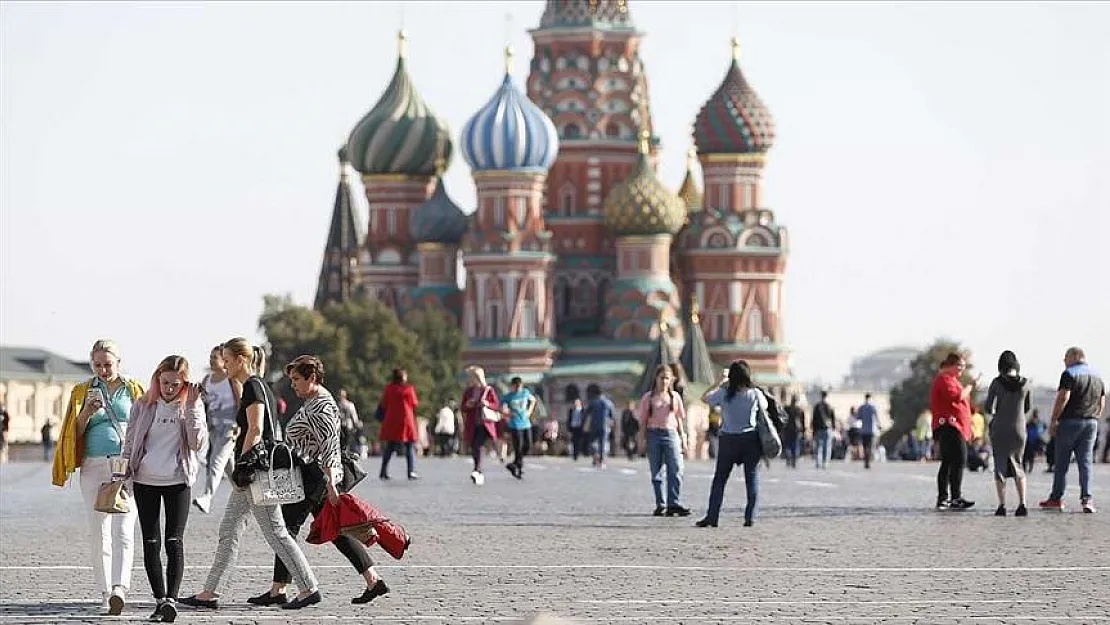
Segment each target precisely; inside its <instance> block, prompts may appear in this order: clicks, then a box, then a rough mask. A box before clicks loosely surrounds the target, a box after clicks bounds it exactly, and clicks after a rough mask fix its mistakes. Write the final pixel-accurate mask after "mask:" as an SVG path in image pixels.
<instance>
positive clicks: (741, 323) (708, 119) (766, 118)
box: [680, 39, 790, 386]
mask: <svg viewBox="0 0 1110 625" xmlns="http://www.w3.org/2000/svg"><path fill="white" fill-rule="evenodd" d="M739 47H740V44H739V42H738V41H737V40H736V39H733V41H732V48H733V54H732V62H731V63H730V64H729V67H728V70H727V71H726V73H725V77H724V80H723V81H722V82H721V85H720V86H719V87H718V88H717V90H716V92H715V93H714V94H713V95H712V96H711V97H710V98H709V100H708V101H707V102H706V103H705V105H704V106H703V107H702V109H701V112H699V113H698V116H697V120H696V123H695V126H694V143H695V145H696V146H697V151H698V156H699V159H700V161H701V166H702V171H703V174H704V178H705V182H704V184H705V190H704V192H703V196H702V202H701V203H702V209H701V210H700V211H696V212H694V213H692V214H691V217H690V220H689V225H688V226H687V227H686V228H685V230H684V231H683V233H682V237H681V239H682V240H681V241H680V245H681V249H682V251H681V253H682V259H681V266H682V268H683V282H684V290H685V291H686V292H687V293H689V294H692V295H693V296H694V297H696V298H697V301H698V302H699V304H700V306H701V315H700V316H701V321H702V322H703V328H704V330H705V335H706V339H707V341H708V343H709V350H710V352H711V354H712V355H713V357H714V360H716V361H717V362H721V363H724V362H729V361H731V360H734V359H738V358H743V359H745V360H747V361H748V362H749V363H750V364H751V366H752V372H753V374H754V375H755V376H756V378H757V381H759V382H760V383H761V384H765V385H769V386H781V385H786V384H789V382H790V380H789V370H788V367H787V355H788V351H787V349H786V347H785V343H784V335H783V328H782V281H783V278H784V274H785V271H786V259H787V253H788V239H787V232H786V228H785V227H783V226H781V225H779V224H778V223H777V222H776V221H775V214H774V213H773V212H772V211H771V210H770V209H769V208H767V207H766V206H764V204H763V191H762V177H763V166H764V163H765V162H766V157H767V152H768V151H769V150H770V148H771V146H772V144H773V142H774V138H775V130H774V122H773V120H772V118H771V113H770V111H769V110H768V109H767V107H766V106H764V104H763V102H762V101H761V100H760V99H759V96H758V95H756V92H755V90H754V89H752V87H751V86H750V85H749V84H748V81H747V79H745V77H744V74H743V72H741V70H740V63H739V58H740V55H739Z"/></svg>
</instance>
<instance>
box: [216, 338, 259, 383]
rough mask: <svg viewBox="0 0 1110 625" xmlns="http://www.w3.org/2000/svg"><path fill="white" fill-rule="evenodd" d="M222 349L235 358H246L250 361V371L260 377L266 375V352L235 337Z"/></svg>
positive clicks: (243, 339) (245, 340)
mask: <svg viewBox="0 0 1110 625" xmlns="http://www.w3.org/2000/svg"><path fill="white" fill-rule="evenodd" d="M223 348H224V349H226V350H227V351H229V352H231V353H232V354H234V355H235V356H239V357H241V358H246V359H248V360H249V361H250V366H249V368H250V371H251V373H253V374H254V375H257V376H259V377H262V376H263V375H264V374H265V373H266V352H264V351H262V348H261V347H259V346H257V345H251V343H250V341H248V340H247V339H245V338H243V337H241V336H237V337H235V338H233V339H231V340H230V341H228V342H226V343H224V345H223Z"/></svg>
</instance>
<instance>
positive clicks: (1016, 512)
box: [1014, 504, 1029, 516]
mask: <svg viewBox="0 0 1110 625" xmlns="http://www.w3.org/2000/svg"><path fill="white" fill-rule="evenodd" d="M1014 516H1029V510H1027V509H1026V508H1025V504H1021V505H1020V506H1018V507H1017V510H1014Z"/></svg>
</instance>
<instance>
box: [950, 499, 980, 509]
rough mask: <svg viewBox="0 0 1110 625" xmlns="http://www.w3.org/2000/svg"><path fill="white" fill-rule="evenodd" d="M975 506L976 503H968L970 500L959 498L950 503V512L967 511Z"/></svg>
mask: <svg viewBox="0 0 1110 625" xmlns="http://www.w3.org/2000/svg"><path fill="white" fill-rule="evenodd" d="M974 505H975V502H974V501H968V500H966V499H964V498H963V497H958V498H956V499H953V500H952V501H950V502H948V509H949V510H967V509H968V508H970V507H972V506H974Z"/></svg>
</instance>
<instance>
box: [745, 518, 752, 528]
mask: <svg viewBox="0 0 1110 625" xmlns="http://www.w3.org/2000/svg"><path fill="white" fill-rule="evenodd" d="M752 525H753V523H752V520H751V519H744V527H751V526H752Z"/></svg>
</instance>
